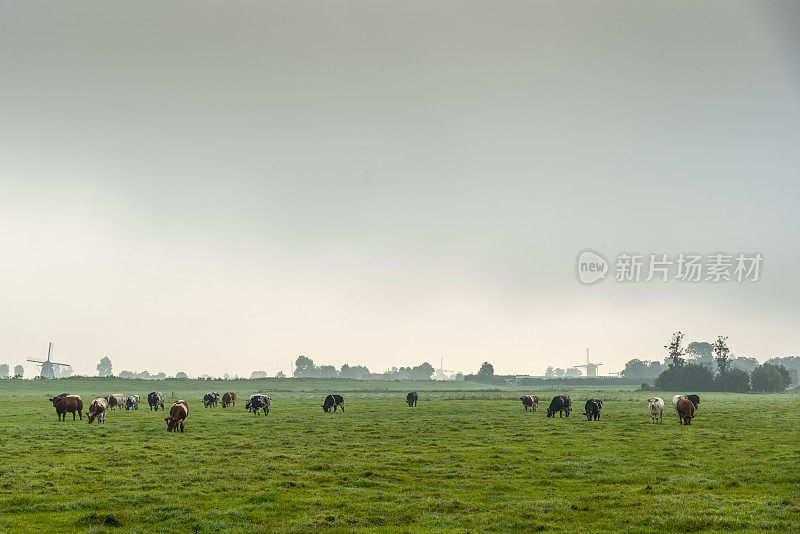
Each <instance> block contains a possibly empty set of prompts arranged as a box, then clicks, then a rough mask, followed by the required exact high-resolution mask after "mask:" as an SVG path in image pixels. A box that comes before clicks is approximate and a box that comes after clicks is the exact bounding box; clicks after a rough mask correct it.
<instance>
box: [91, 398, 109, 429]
mask: <svg viewBox="0 0 800 534" xmlns="http://www.w3.org/2000/svg"><path fill="white" fill-rule="evenodd" d="M106 413H108V401H107V400H106V399H105V398H103V397H100V398H97V399H95V400H93V401H92V403H91V404H90V405H89V411H88V412H87V413H86V416H87V417H88V418H89V424H91V423H92V421H94V420H95V419H97V422H98V423H105V422H106Z"/></svg>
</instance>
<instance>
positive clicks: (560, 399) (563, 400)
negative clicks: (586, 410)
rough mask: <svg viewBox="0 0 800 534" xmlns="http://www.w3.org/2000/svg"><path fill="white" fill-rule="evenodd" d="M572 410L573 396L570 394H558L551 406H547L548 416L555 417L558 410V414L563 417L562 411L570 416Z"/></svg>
mask: <svg viewBox="0 0 800 534" xmlns="http://www.w3.org/2000/svg"><path fill="white" fill-rule="evenodd" d="M571 411H572V398H571V397H569V396H568V395H557V396H555V397H553V400H552V401H550V406H549V407H548V408H547V417H555V416H556V412H558V416H559V417H562V412H563V413H565V414H567V417H569V414H570V412H571Z"/></svg>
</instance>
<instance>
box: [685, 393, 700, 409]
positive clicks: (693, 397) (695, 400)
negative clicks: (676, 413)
mask: <svg viewBox="0 0 800 534" xmlns="http://www.w3.org/2000/svg"><path fill="white" fill-rule="evenodd" d="M686 398H687V399H689V400H690V401H692V404H694V409H695V410H697V407H698V406H700V397H698V396H697V395H686Z"/></svg>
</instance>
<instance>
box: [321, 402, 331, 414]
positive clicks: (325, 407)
mask: <svg viewBox="0 0 800 534" xmlns="http://www.w3.org/2000/svg"><path fill="white" fill-rule="evenodd" d="M330 409H331V407H330V406H328V405H327V404H323V405H322V410H323V411H324V412H325V413H328V410H330Z"/></svg>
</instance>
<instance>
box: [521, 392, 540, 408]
mask: <svg viewBox="0 0 800 534" xmlns="http://www.w3.org/2000/svg"><path fill="white" fill-rule="evenodd" d="M519 400H521V401H522V406H523V407H524V408H525V411H526V412H527V411H528V408H530V410H531V411H532V412H535V411H536V409H537V408H539V397H537V396H536V395H523V396H522V397H520V398H519Z"/></svg>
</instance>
